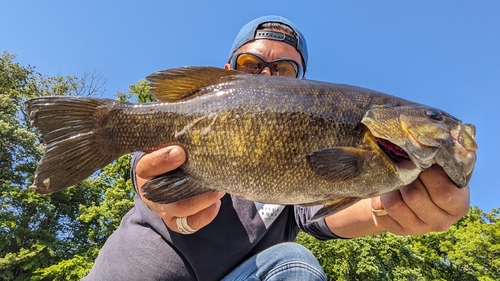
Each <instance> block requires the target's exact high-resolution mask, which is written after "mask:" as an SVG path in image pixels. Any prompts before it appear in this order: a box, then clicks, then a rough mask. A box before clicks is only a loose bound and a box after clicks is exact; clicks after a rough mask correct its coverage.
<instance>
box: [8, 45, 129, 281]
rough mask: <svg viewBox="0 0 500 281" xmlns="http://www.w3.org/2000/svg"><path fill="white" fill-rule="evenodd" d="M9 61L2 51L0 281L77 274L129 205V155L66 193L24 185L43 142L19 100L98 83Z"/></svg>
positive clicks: (95, 90) (87, 91)
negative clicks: (38, 190)
mask: <svg viewBox="0 0 500 281" xmlns="http://www.w3.org/2000/svg"><path fill="white" fill-rule="evenodd" d="M14 59H15V56H14V55H11V54H8V53H3V54H2V55H1V56H0V110H1V115H0V193H1V194H0V206H1V208H0V280H78V279H80V278H81V277H83V276H85V274H86V273H87V272H88V271H89V270H90V268H91V266H92V264H93V262H94V260H95V258H96V256H97V253H98V252H99V249H100V248H101V247H102V245H103V244H104V242H105V240H106V239H107V237H108V236H109V235H110V234H111V233H112V232H113V231H114V230H115V229H116V228H117V226H118V224H119V222H120V220H121V217H122V216H123V215H124V214H125V213H126V212H127V211H128V210H129V209H130V208H131V207H132V206H133V201H132V197H133V189H132V184H131V181H130V176H129V161H130V155H126V156H123V157H122V158H120V159H118V160H117V161H115V163H113V164H111V165H109V166H107V167H105V168H104V169H103V170H102V171H101V172H100V173H96V174H95V175H94V176H92V177H90V178H88V179H87V180H85V181H83V182H82V183H79V184H77V185H75V186H74V187H71V188H68V189H66V190H64V191H61V192H57V193H54V194H50V195H40V194H36V193H34V192H31V191H29V190H28V187H29V185H30V184H31V182H32V180H33V174H34V171H35V168H36V163H37V162H38V160H39V159H40V157H41V155H42V153H43V151H44V145H43V144H42V143H41V142H40V140H39V139H38V137H37V134H36V133H35V132H34V131H33V130H32V128H31V127H30V123H29V118H28V116H27V115H26V112H25V111H24V102H25V101H26V100H28V99H30V98H34V97H39V96H45V95H64V96H94V95H96V94H99V89H100V87H101V86H102V83H101V78H99V77H98V76H95V75H92V76H87V75H84V77H82V78H77V77H72V76H66V77H62V76H58V77H47V76H43V75H41V74H39V73H36V72H35V71H34V67H30V66H28V67H23V66H20V65H19V64H17V63H15V62H14ZM89 79H90V81H89Z"/></svg>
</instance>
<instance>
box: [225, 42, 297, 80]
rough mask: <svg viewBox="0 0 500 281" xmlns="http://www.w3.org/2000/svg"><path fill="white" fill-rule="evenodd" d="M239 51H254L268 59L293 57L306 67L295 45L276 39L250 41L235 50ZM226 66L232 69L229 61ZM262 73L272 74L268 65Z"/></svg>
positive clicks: (237, 52) (253, 52)
mask: <svg viewBox="0 0 500 281" xmlns="http://www.w3.org/2000/svg"><path fill="white" fill-rule="evenodd" d="M239 53H252V54H255V55H257V56H259V57H261V58H263V59H264V60H266V61H274V60H277V59H292V60H294V61H296V62H298V63H299V64H300V65H301V66H302V67H304V66H303V65H302V57H301V56H300V53H299V52H298V51H297V50H296V49H295V48H294V47H292V46H290V45H288V44H286V43H282V42H279V41H276V40H269V39H258V40H254V41H251V42H248V43H246V44H245V45H243V46H241V48H239V49H238V50H237V51H236V52H235V54H239ZM224 68H225V69H230V65H229V63H227V64H226V65H225V66H224ZM260 74H263V75H271V71H270V69H269V68H268V67H265V68H264V69H263V70H262V72H261V73H260Z"/></svg>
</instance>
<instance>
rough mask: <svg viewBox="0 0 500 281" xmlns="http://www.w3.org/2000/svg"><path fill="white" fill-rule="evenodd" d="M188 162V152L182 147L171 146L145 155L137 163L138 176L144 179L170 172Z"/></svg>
mask: <svg viewBox="0 0 500 281" xmlns="http://www.w3.org/2000/svg"><path fill="white" fill-rule="evenodd" d="M184 161H186V152H185V151H184V149H182V147H180V146H169V147H165V148H162V149H159V150H156V151H153V152H151V153H148V154H145V155H144V156H143V157H142V158H141V159H140V160H139V162H138V163H137V166H136V174H137V176H138V177H140V178H143V179H151V178H153V177H155V176H158V175H161V174H164V173H166V172H170V171H172V170H174V169H176V168H178V167H179V166H181V165H182V164H183V163H184Z"/></svg>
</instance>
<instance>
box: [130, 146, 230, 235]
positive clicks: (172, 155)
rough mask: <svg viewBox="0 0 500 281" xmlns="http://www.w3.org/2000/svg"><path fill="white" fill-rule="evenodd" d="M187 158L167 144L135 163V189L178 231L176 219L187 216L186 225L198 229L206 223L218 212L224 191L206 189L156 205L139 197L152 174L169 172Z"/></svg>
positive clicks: (174, 147)
mask: <svg viewBox="0 0 500 281" xmlns="http://www.w3.org/2000/svg"><path fill="white" fill-rule="evenodd" d="M185 161H186V153H185V151H184V149H182V147H179V146H169V147H165V148H162V149H160V150H157V151H154V152H151V153H148V154H146V155H144V156H143V157H142V158H141V159H140V160H139V162H138V163H137V166H136V175H135V176H136V181H137V185H138V186H137V189H138V190H139V194H140V196H141V198H142V200H143V201H144V202H145V203H146V205H147V206H148V207H149V208H150V209H151V210H152V211H153V212H154V213H155V214H156V215H157V216H159V217H160V218H162V219H163V221H164V222H165V224H166V225H167V226H168V227H169V228H170V229H171V230H173V231H175V232H179V233H180V231H179V229H178V228H177V224H176V220H177V218H182V217H187V223H188V225H189V226H190V227H191V228H193V229H200V228H202V227H204V226H206V225H208V224H209V223H210V222H212V220H214V219H215V217H216V216H217V214H218V213H219V209H220V205H221V201H220V199H221V198H222V197H223V196H224V194H225V193H224V192H208V193H205V194H202V195H199V196H196V197H193V198H190V199H187V200H183V201H179V202H176V203H171V204H158V203H154V202H151V201H149V200H147V199H146V198H144V197H143V196H142V186H143V185H144V183H145V182H146V181H148V180H150V179H152V178H153V177H156V176H159V175H161V174H164V173H167V172H170V171H172V170H174V169H176V168H178V167H180V166H181V165H182V164H183V163H184V162H185Z"/></svg>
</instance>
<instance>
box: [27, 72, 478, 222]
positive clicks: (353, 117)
mask: <svg viewBox="0 0 500 281" xmlns="http://www.w3.org/2000/svg"><path fill="white" fill-rule="evenodd" d="M147 79H148V81H149V82H150V85H151V87H152V88H151V89H152V93H153V96H154V97H155V98H156V99H157V100H158V101H159V102H156V103H144V104H132V103H127V102H120V101H116V100H111V99H99V98H86V97H40V98H35V99H32V100H29V101H28V102H27V103H26V106H27V109H28V112H29V116H30V119H31V123H32V125H33V126H34V127H35V128H36V129H37V130H38V132H39V133H40V135H41V138H42V140H43V142H44V143H45V144H46V147H47V148H46V151H45V154H44V156H43V157H42V159H41V160H40V162H39V163H38V167H37V170H36V173H35V179H34V183H33V185H32V186H31V188H32V189H33V190H35V191H36V192H39V193H50V192H55V191H59V190H62V189H65V188H67V187H69V186H71V185H74V184H76V183H79V182H80V181H82V180H84V179H85V178H87V177H88V176H90V175H91V174H92V173H94V172H95V171H96V170H98V169H101V168H103V167H104V166H106V165H107V164H109V163H111V162H112V161H113V160H115V159H117V158H118V157H120V156H122V155H124V154H126V153H130V152H133V151H146V152H149V151H153V150H156V149H159V148H162V147H165V146H168V145H173V144H176V145H181V146H182V147H184V149H185V150H186V153H187V156H188V158H187V161H186V163H185V164H184V165H183V166H182V167H180V168H179V169H177V170H174V171H172V172H170V173H167V174H164V175H162V176H159V177H157V178H154V179H152V180H150V181H148V182H147V183H146V184H145V185H144V187H143V190H144V195H145V197H146V198H148V199H149V200H151V201H154V202H161V203H171V202H176V201H180V200H184V199H187V198H191V197H193V196H196V195H199V194H202V193H205V192H208V191H214V190H221V191H225V192H228V193H231V194H234V195H238V196H242V197H245V198H247V199H249V200H253V201H258V202H263V203H274V204H300V205H303V206H310V205H320V204H322V205H324V207H323V209H321V210H320V211H319V212H318V213H317V214H316V216H315V218H314V219H318V218H321V217H324V216H326V215H329V214H332V213H335V212H337V211H340V210H341V209H343V208H345V207H347V206H349V205H351V204H353V203H355V202H357V201H359V200H360V199H362V198H368V197H373V196H376V195H380V194H383V193H386V192H389V191H392V190H395V189H398V188H400V187H401V186H403V185H406V184H409V183H411V182H412V181H414V180H415V179H416V178H417V177H418V175H419V173H420V172H422V171H423V170H425V169H427V168H429V167H430V166H431V165H433V164H438V165H440V166H441V167H443V169H444V171H445V172H446V173H447V174H448V176H449V177H450V179H451V180H452V181H453V182H454V183H455V184H456V185H457V186H459V187H463V186H466V185H467V184H468V182H469V180H470V178H471V175H472V170H473V168H474V164H475V161H476V150H477V145H476V142H475V140H474V137H475V127H474V126H473V125H470V124H462V122H461V121H460V120H458V119H457V118H455V117H453V116H451V115H449V114H447V113H445V112H444V111H441V110H439V109H436V108H432V107H429V106H426V105H421V104H417V103H413V102H411V101H407V100H404V99H401V98H397V97H394V96H390V95H386V94H383V93H379V92H376V91H373V90H369V89H364V88H359V87H354V86H349V85H340V84H332V83H326V82H319V81H312V80H300V79H293V78H285V77H278V76H263V75H250V74H245V73H241V72H238V71H232V70H223V69H219V68H213V67H182V68H176V69H168V70H163V71H159V72H156V73H154V74H152V75H150V76H148V77H147Z"/></svg>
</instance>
